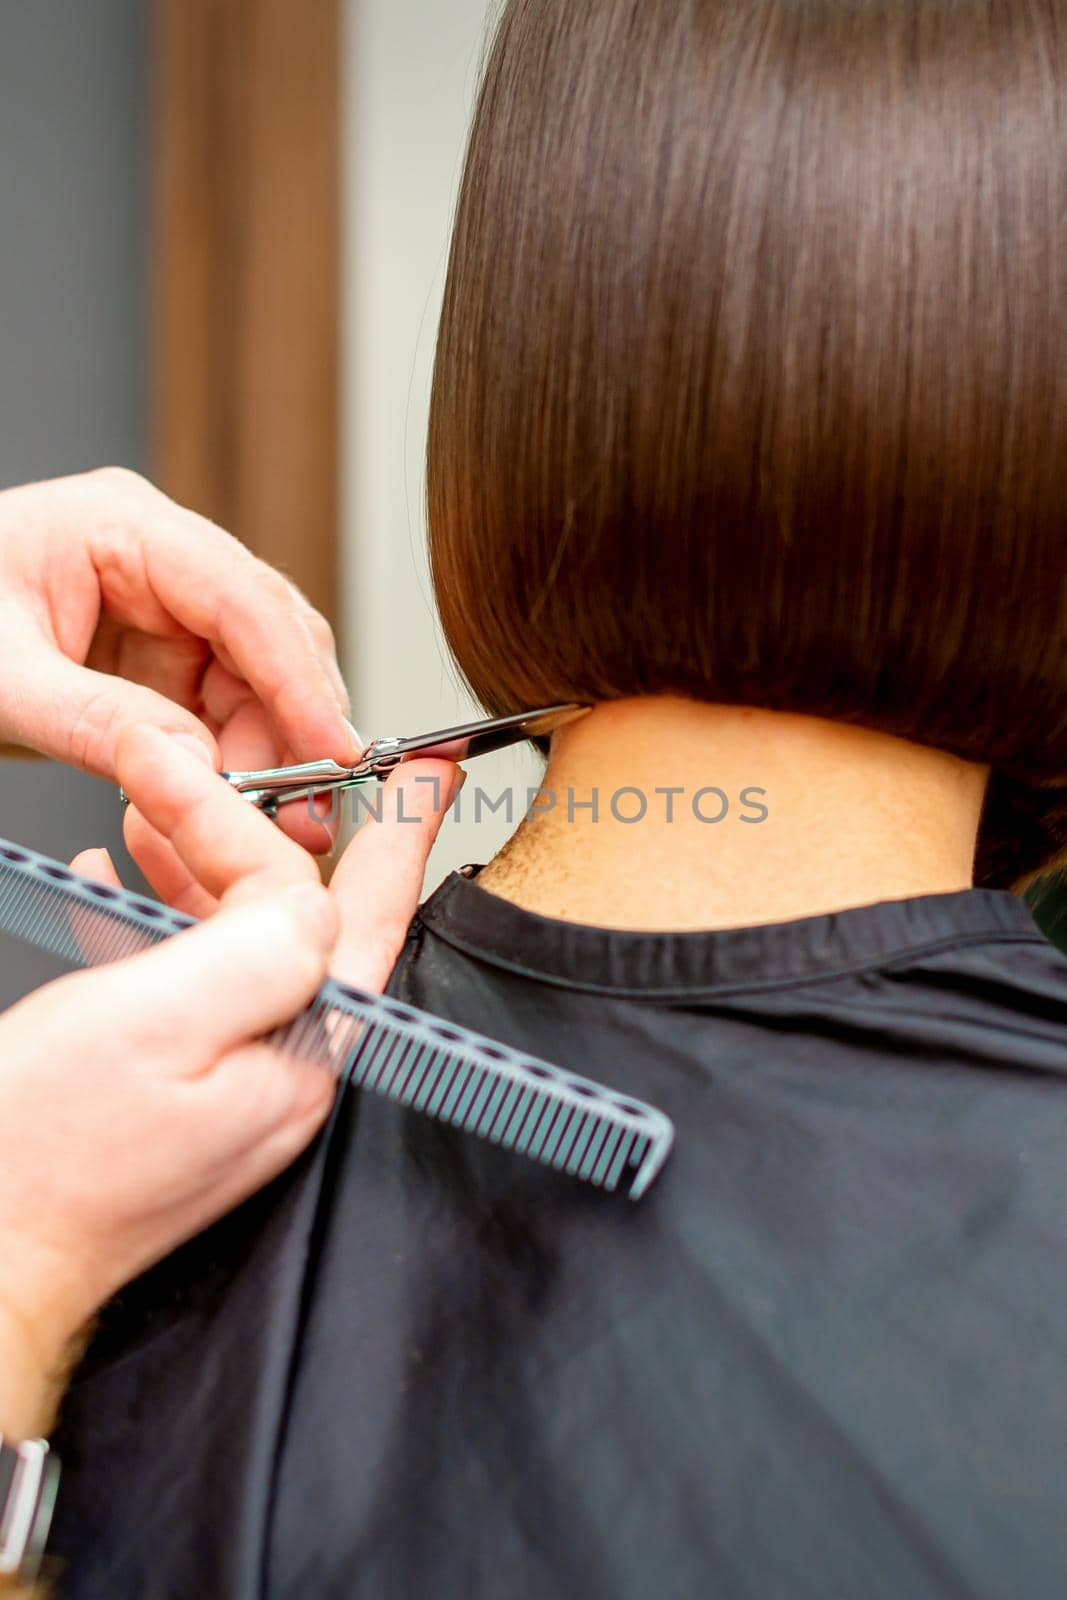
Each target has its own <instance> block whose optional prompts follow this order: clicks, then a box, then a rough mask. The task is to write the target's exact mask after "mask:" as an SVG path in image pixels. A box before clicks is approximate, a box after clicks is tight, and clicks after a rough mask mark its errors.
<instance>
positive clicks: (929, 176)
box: [428, 0, 1067, 887]
mask: <svg viewBox="0 0 1067 1600" xmlns="http://www.w3.org/2000/svg"><path fill="white" fill-rule="evenodd" d="M1065 51H1067V0H510V3H508V4H507V5H506V7H505V8H504V11H503V15H502V18H501V21H500V24H499V27H498V30H497V32H496V36H495V40H494V43H493V46H492V49H491V52H490V55H489V59H488V66H487V70H486V73H485V77H484V82H483V84H482V88H481V92H480V96H479V100H478V104H477V108H476V112H475V117H474V124H473V129H472V132H471V137H470V144H469V148H468V152H467V159H466V167H465V171H464V175H463V182H462V187H461V192H460V198H459V205H458V212H457V218H456V225H455V232H454V236H453V241H452V251H451V258H450V263H449V271H448V280H447V285H446V292H445V303H444V311H443V315H442V319H441V326H440V334H439V340H438V346H437V359H436V368H435V374H434V384H433V397H432V404H431V416H430V435H429V454H428V493H429V530H430V551H431V562H432V570H433V576H434V583H435V588H436V594H437V600H438V604H439V606H440V611H441V615H442V619H443V623H444V628H445V632H446V636H447V638H448V641H449V643H450V645H451V648H452V650H453V652H454V654H455V656H456V659H457V661H458V663H459V665H460V668H461V670H462V671H463V673H464V675H465V677H466V678H467V680H468V682H469V683H470V685H471V687H472V688H473V690H474V692H475V694H476V695H477V697H478V698H479V699H480V700H481V702H482V703H483V704H484V705H485V706H486V707H487V708H488V709H489V710H490V711H491V712H494V713H503V712H509V711H514V710H518V709H520V708H522V707H528V706H533V705H538V704H547V703H549V702H553V701H559V700H569V699H575V700H585V701H596V700H605V699H612V698H618V697H621V696H629V695H643V694H651V695H654V694H662V693H674V694H683V695H688V696H692V697H694V698H696V699H699V700H705V701H718V702H725V703H734V704H738V703H741V704H751V705H756V706H763V707H767V708H770V709H778V710H788V711H795V712H804V713H809V714H813V715H817V716H823V717H832V718H837V719H840V720H844V721H848V722H853V723H857V724H861V725H863V726H866V727H871V728H875V729H879V730H881V731H884V732H888V733H893V734H897V735H900V736H903V737H905V738H908V739H913V740H917V741H919V742H922V743H926V744H930V745H936V746H938V747H940V748H943V749H945V750H948V751H951V752H952V753H954V754H955V755H958V756H962V757H965V758H967V759H970V760H974V761H980V762H988V763H990V764H991V765H992V767H993V769H994V774H993V778H992V780H991V783H990V788H989V793H988V797H987V801H986V809H985V813H984V816H983V821H982V827H981V831H980V838H979V849H978V858H977V861H976V881H977V882H979V883H983V884H987V885H993V886H1013V887H1019V886H1021V885H1022V884H1023V883H1024V882H1026V881H1028V880H1029V878H1031V877H1032V876H1033V875H1034V874H1035V873H1037V872H1039V871H1041V870H1043V869H1047V868H1048V867H1049V866H1050V865H1052V864H1053V863H1059V862H1061V861H1062V860H1063V859H1064V858H1065V857H1067V567H1065V562H1064V542H1065V537H1067V98H1065V93H1064V88H1065V84H1067V70H1065V69H1067V57H1065Z"/></svg>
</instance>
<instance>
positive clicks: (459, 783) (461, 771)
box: [448, 767, 467, 805]
mask: <svg viewBox="0 0 1067 1600" xmlns="http://www.w3.org/2000/svg"><path fill="white" fill-rule="evenodd" d="M466 781H467V769H466V768H465V767H459V768H458V769H457V772H456V779H455V782H454V783H453V785H452V792H451V794H450V795H449V797H448V803H449V805H451V804H452V801H453V800H454V799H455V798H456V796H457V794H458V793H459V791H460V790H461V789H462V787H463V785H464V784H465V783H466Z"/></svg>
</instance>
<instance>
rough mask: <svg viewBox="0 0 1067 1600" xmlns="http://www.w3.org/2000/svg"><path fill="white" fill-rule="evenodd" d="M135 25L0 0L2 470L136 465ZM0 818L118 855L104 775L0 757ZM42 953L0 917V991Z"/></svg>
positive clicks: (43, 837) (138, 238) (141, 237)
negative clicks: (12, 935)
mask: <svg viewBox="0 0 1067 1600" xmlns="http://www.w3.org/2000/svg"><path fill="white" fill-rule="evenodd" d="M148 31H149V30H148V13H147V8H146V7H145V5H144V3H143V0H4V3H3V4H2V5H0V216H2V217H3V219H4V247H3V250H2V251H0V487H4V488H6V487H8V486H9V485H11V484H14V483H25V482H28V481H30V480H33V479H37V478H48V477H56V476H58V475H60V474H62V473H67V472H76V471H80V470H82V469H84V468H89V467H94V466H105V465H121V466H128V467H134V468H136V469H137V470H139V471H143V470H144V468H145V465H146V453H147V437H146V424H145V412H146V405H145V389H146V365H147V363H146V343H147V339H146V328H145V324H146V306H145V284H146V277H147V273H146V251H147V228H146V217H147V211H148V173H147V160H146V147H147V137H146V119H147V110H148V108H147V84H148ZM0 835H3V836H4V837H5V838H11V839H17V840H20V841H21V842H22V843H24V844H29V845H33V846H34V847H36V848H37V849H40V850H44V851H46V852H47V853H48V854H50V855H58V856H62V857H65V858H66V857H69V856H70V855H72V854H73V853H74V852H75V851H77V850H80V849H82V848H83V847H85V846H86V845H91V844H106V845H107V846H108V847H109V848H111V849H112V851H113V852H114V853H115V858H116V861H119V859H120V843H121V831H120V816H119V806H118V803H117V799H116V794H115V791H114V789H112V788H111V787H110V786H108V785H106V784H103V783H98V782H96V781H95V780H94V779H92V778H86V777H84V776H82V775H81V774H80V773H74V772H70V771H68V770H66V769H65V768H56V767H54V766H52V765H51V763H48V762H43V761H24V762H23V761H4V762H2V763H0ZM120 870H121V869H120ZM55 970H58V969H57V968H56V967H55V965H54V964H53V963H52V962H51V961H50V960H49V959H48V958H46V957H43V956H40V955H38V954H37V953H36V952H34V951H31V950H29V949H27V948H26V947H25V946H23V945H20V944H18V943H17V942H15V941H14V940H11V939H8V938H6V937H4V936H2V935H0V1006H3V1005H5V1004H7V1003H9V1002H10V1001H11V1000H12V999H14V998H15V997H16V996H17V995H19V994H21V993H23V992H24V991H25V990H26V989H27V988H28V987H30V986H31V985H33V984H35V983H38V982H40V981H41V979H42V978H43V977H45V976H47V975H50V974H51V973H52V972H53V971H55Z"/></svg>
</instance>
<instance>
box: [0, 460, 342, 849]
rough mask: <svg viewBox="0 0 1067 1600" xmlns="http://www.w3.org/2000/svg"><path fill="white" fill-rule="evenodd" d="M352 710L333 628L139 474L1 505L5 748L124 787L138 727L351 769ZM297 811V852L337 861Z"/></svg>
mask: <svg viewBox="0 0 1067 1600" xmlns="http://www.w3.org/2000/svg"><path fill="white" fill-rule="evenodd" d="M347 715H348V700H347V696H346V693H345V689H344V685H343V683H342V681H341V677H340V673H339V671H338V668H337V659H336V653H335V649H334V642H333V637H332V634H331V632H330V629H329V627H328V625H327V624H326V622H325V621H324V620H323V618H322V617H321V616H319V614H318V613H317V612H316V611H315V610H314V609H313V608H312V607H311V606H310V605H309V604H308V602H307V601H306V600H305V599H304V597H303V596H302V595H301V594H300V593H299V592H298V591H297V590H296V589H295V588H294V587H293V585H292V584H291V583H289V582H288V581H287V580H286V579H285V578H283V577H282V576H281V574H279V573H278V572H275V571H274V570H273V569H272V568H270V567H268V566H266V565H265V564H264V563H263V562H261V561H258V560H256V558H255V557H254V556H252V555H251V554H250V552H249V551H248V550H246V549H245V547H244V546H243V545H241V544H239V543H238V541H237V540H236V539H233V538H231V537H230V535H229V534H227V533H224V532H223V531H222V529H221V528H218V527H216V526H215V525H214V524H213V523H210V522H208V521H206V520H205V519H204V518H203V517H199V516H196V515H195V514H194V513H192V512H190V511H186V510H183V509H182V507H180V506H178V505H176V504H175V503H174V502H173V501H172V500H169V499H167V497H166V496H165V495H163V494H161V493H160V492H159V491H158V490H157V489H154V488H153V487H152V486H151V485H150V484H149V483H147V482H145V480H144V479H143V478H139V477H138V476H137V475H136V474H135V473H132V472H126V471H124V470H122V469H116V468H108V469H105V470H103V471H100V472H90V473H85V474H82V475H79V476H76V477H70V478H60V479H57V480H55V481H53V482H50V483H37V484H28V485H24V486H22V487H20V488H15V489H8V490H6V491H4V492H3V493H0V742H3V741H10V742H13V743H17V744H20V745H24V746H28V747H30V748H32V749H35V750H38V751H40V752H41V753H42V754H44V755H47V756H51V757H54V758H55V759H57V760H59V761H64V762H67V763H68V764H69V765H71V766H75V767H81V768H83V769H84V770H85V771H87V772H92V773H95V774H97V775H98V776H100V777H103V778H108V779H111V780H112V781H115V779H116V762H115V753H116V748H117V745H118V740H119V737H120V735H121V733H122V730H123V729H124V728H126V727H129V726H130V725H132V724H134V723H152V724H154V725H155V726H156V727H159V728H163V729H168V730H174V731H182V732H185V733H187V734H189V735H190V736H191V737H193V738H194V739H198V740H200V741H201V742H202V743H203V745H204V747H205V749H206V750H207V751H208V753H209V755H210V756H211V759H212V762H213V764H214V765H215V766H216V767H218V766H220V765H222V764H223V762H225V764H226V765H227V766H229V767H231V768H236V767H259V766H269V765H275V764H277V763H279V762H289V761H307V760H314V759H317V758H319V757H321V756H330V757H332V758H333V759H334V760H336V761H341V762H345V761H354V760H355V759H357V757H358V755H359V753H360V752H359V748H358V742H357V739H356V736H355V734H354V732H353V730H352V729H351V727H350V725H349V723H348V721H347V720H346V719H347ZM288 813H289V815H288V816H287V825H288V826H290V827H291V828H293V829H294V831H295V832H296V836H297V837H301V842H302V843H304V844H306V845H307V846H308V847H309V848H313V849H315V848H317V849H320V850H321V849H325V848H329V844H330V837H329V833H328V831H327V830H326V829H325V828H323V827H322V826H321V825H320V824H318V823H316V822H314V821H313V820H312V819H310V818H309V817H308V813H307V809H306V807H300V806H294V807H290V808H288ZM301 830H303V834H306V835H307V837H302V836H301Z"/></svg>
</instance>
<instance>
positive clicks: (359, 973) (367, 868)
mask: <svg viewBox="0 0 1067 1600" xmlns="http://www.w3.org/2000/svg"><path fill="white" fill-rule="evenodd" d="M465 777H466V774H465V773H463V772H462V771H461V770H460V768H459V767H457V766H455V765H454V764H453V763H452V762H450V761H428V760H426V761H405V762H403V763H402V764H401V765H400V766H398V767H396V768H394V770H393V772H392V773H391V774H390V776H389V779H388V781H387V782H386V783H385V784H384V785H383V786H382V787H381V789H380V790H379V791H378V796H377V798H378V799H379V800H380V802H381V803H380V805H379V806H378V807H377V808H376V810H372V811H371V812H370V814H369V815H368V818H367V821H366V822H365V823H364V824H363V826H362V827H361V828H360V831H359V832H358V833H357V834H356V837H355V838H354V839H353V841H352V843H351V844H350V845H349V847H348V849H347V850H346V851H345V853H344V855H343V856H342V858H341V860H340V861H339V862H338V864H337V867H336V868H335V870H334V873H333V876H332V878H331V880H330V891H331V893H332V894H333V896H334V898H335V899H336V900H337V902H338V904H339V907H340V911H341V932H340V935H339V938H338V941H337V945H336V948H335V950H334V956H333V962H332V965H331V971H332V972H333V974H334V976H335V977H338V978H340V979H341V981H342V982H344V983H354V984H358V985H360V986H361V987H364V988H368V989H374V990H380V989H382V988H384V987H385V983H386V981H387V979H388V977H389V974H390V972H391V971H392V969H393V967H394V965H395V963H396V959H397V956H398V955H399V954H400V951H401V948H402V947H403V943H404V939H405V936H406V934H407V930H408V926H409V924H410V922H411V919H412V917H413V916H414V914H415V911H416V908H417V906H418V903H419V895H420V894H421V892H422V880H423V877H424V875H425V871H426V861H427V857H428V856H429V854H430V850H431V848H432V847H433V843H434V840H435V839H436V838H437V835H438V833H439V831H440V828H441V823H442V822H443V820H444V817H445V813H446V812H447V810H448V808H449V806H450V805H451V804H452V801H453V800H454V799H455V796H456V795H457V794H458V793H459V790H460V789H461V787H462V785H463V782H464V779H465ZM379 819H380V820H379Z"/></svg>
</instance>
